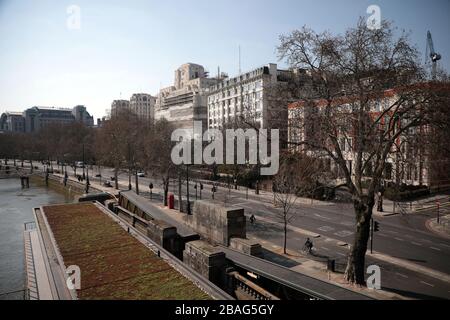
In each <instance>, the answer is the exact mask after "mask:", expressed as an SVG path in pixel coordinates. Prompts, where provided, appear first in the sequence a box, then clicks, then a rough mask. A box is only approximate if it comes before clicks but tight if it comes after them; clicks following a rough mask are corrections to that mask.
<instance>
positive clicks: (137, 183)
mask: <svg viewBox="0 0 450 320" xmlns="http://www.w3.org/2000/svg"><path fill="white" fill-rule="evenodd" d="M135 178H136V194H139V178H138V173H137V170H136V172H135Z"/></svg>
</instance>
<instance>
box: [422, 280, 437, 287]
mask: <svg viewBox="0 0 450 320" xmlns="http://www.w3.org/2000/svg"><path fill="white" fill-rule="evenodd" d="M420 282H421V283H423V284H426V285H427V286H430V287H434V284H431V283H428V282H425V281H420Z"/></svg>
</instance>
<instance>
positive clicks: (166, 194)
mask: <svg viewBox="0 0 450 320" xmlns="http://www.w3.org/2000/svg"><path fill="white" fill-rule="evenodd" d="M163 183H164V206H165V207H167V196H168V194H169V183H168V182H165V181H164V182H163Z"/></svg>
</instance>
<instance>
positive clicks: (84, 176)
mask: <svg viewBox="0 0 450 320" xmlns="http://www.w3.org/2000/svg"><path fill="white" fill-rule="evenodd" d="M84 161H85V160H84V142H83V180H84V179H86V175H85V173H84V167H85V166H86V164H85V163H84Z"/></svg>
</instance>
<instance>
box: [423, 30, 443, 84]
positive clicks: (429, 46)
mask: <svg viewBox="0 0 450 320" xmlns="http://www.w3.org/2000/svg"><path fill="white" fill-rule="evenodd" d="M428 57H429V58H430V59H431V63H432V65H431V78H432V79H433V80H436V70H437V62H438V61H439V60H441V58H442V57H441V55H440V54H439V53H437V52H436V51H434V45H433V38H432V37H431V32H430V31H428V33H427V53H426V59H428Z"/></svg>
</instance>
